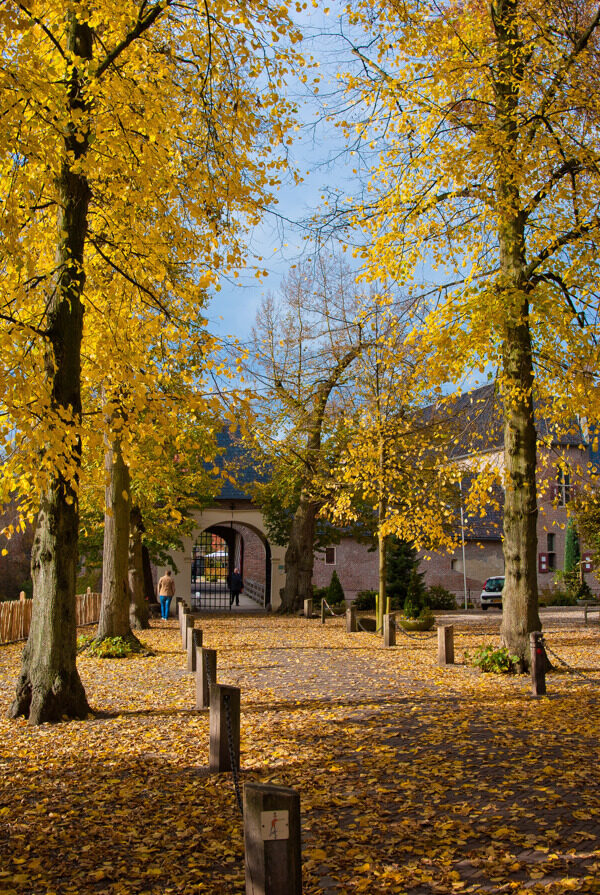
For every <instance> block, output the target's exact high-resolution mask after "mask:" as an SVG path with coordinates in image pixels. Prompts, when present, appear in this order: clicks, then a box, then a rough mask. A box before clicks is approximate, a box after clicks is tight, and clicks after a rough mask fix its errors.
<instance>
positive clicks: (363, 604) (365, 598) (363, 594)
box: [354, 590, 377, 612]
mask: <svg viewBox="0 0 600 895" xmlns="http://www.w3.org/2000/svg"><path fill="white" fill-rule="evenodd" d="M376 599H377V591H376V590H360V591H359V592H358V593H357V595H356V599H355V600H354V606H355V607H356V609H361V610H362V611H363V612H369V611H371V610H374V609H375V601H376Z"/></svg>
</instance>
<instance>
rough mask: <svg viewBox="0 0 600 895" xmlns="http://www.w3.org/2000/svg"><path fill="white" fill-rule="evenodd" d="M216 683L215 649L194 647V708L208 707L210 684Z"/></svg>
mask: <svg viewBox="0 0 600 895" xmlns="http://www.w3.org/2000/svg"><path fill="white" fill-rule="evenodd" d="M216 683H217V651H216V650H214V649H206V647H198V648H197V649H196V708H197V709H207V708H209V707H210V685H211V684H216Z"/></svg>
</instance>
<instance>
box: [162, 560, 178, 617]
mask: <svg viewBox="0 0 600 895" xmlns="http://www.w3.org/2000/svg"><path fill="white" fill-rule="evenodd" d="M174 596H175V582H174V581H173V578H172V577H171V570H170V569H167V571H166V574H165V575H163V576H162V578H161V579H160V581H159V582H158V599H159V600H160V617H161V618H168V617H169V607H170V606H171V600H172V599H173V597H174Z"/></svg>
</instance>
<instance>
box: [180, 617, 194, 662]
mask: <svg viewBox="0 0 600 895" xmlns="http://www.w3.org/2000/svg"><path fill="white" fill-rule="evenodd" d="M183 619H184V627H183V631H182V632H181V640H182V643H183V648H184V650H186V652H187V648H188V643H189V642H190V640H191V639H192V631H193V629H194V619H193V618H192V616H191V614H190V613H189V612H186V614H185V615H184V617H183Z"/></svg>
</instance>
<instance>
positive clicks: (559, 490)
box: [556, 466, 572, 507]
mask: <svg viewBox="0 0 600 895" xmlns="http://www.w3.org/2000/svg"><path fill="white" fill-rule="evenodd" d="M571 491H572V488H571V473H570V472H569V470H568V469H566V468H565V467H564V466H558V467H557V469H556V496H557V497H558V505H559V507H564V506H566V505H567V504H568V503H570V502H571Z"/></svg>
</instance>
